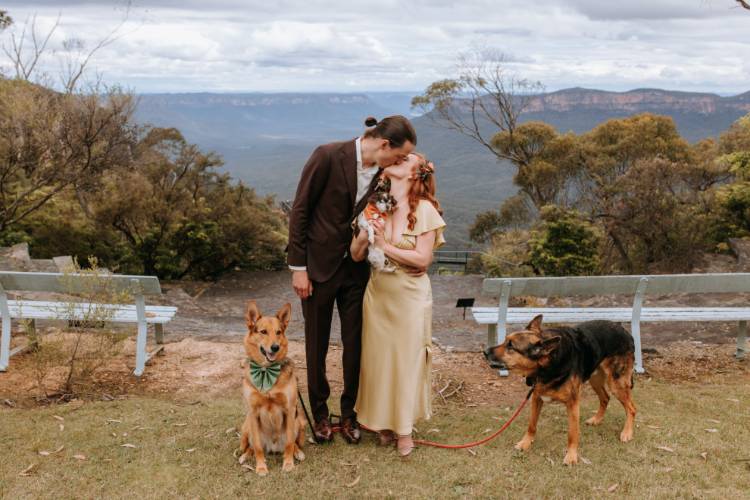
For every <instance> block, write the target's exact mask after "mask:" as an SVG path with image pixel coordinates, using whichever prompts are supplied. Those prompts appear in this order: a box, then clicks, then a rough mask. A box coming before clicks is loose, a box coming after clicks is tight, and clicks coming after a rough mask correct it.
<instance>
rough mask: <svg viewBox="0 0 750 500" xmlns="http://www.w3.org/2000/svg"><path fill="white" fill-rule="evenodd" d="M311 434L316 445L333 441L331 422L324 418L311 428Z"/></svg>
mask: <svg viewBox="0 0 750 500" xmlns="http://www.w3.org/2000/svg"><path fill="white" fill-rule="evenodd" d="M313 434H314V438H315V442H316V443H327V442H330V441H333V429H331V421H330V420H328V419H327V418H326V417H323V418H321V419H320V420H318V421H317V422H315V425H314V426H313Z"/></svg>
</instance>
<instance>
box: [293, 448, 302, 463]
mask: <svg viewBox="0 0 750 500" xmlns="http://www.w3.org/2000/svg"><path fill="white" fill-rule="evenodd" d="M294 458H296V459H297V460H299V461H300V462H301V461H303V460H304V459H305V453H304V452H303V451H302V450H296V451H295V452H294Z"/></svg>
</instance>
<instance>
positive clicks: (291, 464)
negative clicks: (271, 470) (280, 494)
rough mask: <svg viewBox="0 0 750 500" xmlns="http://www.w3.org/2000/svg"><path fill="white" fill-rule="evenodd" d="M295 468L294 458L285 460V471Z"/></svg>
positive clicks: (283, 468) (282, 468)
mask: <svg viewBox="0 0 750 500" xmlns="http://www.w3.org/2000/svg"><path fill="white" fill-rule="evenodd" d="M293 469H294V460H284V464H283V465H282V466H281V470H282V471H284V472H290V471H291V470H293Z"/></svg>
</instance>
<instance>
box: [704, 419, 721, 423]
mask: <svg viewBox="0 0 750 500" xmlns="http://www.w3.org/2000/svg"><path fill="white" fill-rule="evenodd" d="M707 420H708V421H709V422H711V423H712V424H720V423H721V421H719V420H716V419H715V418H709V419H707Z"/></svg>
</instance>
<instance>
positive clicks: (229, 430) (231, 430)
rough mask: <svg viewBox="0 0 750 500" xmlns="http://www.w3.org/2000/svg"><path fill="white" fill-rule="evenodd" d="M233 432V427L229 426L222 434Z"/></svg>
mask: <svg viewBox="0 0 750 500" xmlns="http://www.w3.org/2000/svg"><path fill="white" fill-rule="evenodd" d="M233 432H234V427H230V428H229V429H227V430H225V431H224V434H231V433H233Z"/></svg>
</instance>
